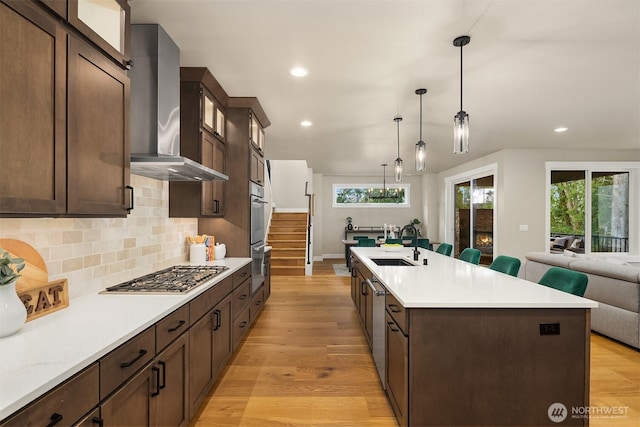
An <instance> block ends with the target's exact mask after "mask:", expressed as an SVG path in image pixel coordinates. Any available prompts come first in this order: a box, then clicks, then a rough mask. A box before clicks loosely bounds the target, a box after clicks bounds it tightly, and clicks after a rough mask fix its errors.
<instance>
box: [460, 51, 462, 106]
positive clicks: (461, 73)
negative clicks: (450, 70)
mask: <svg viewBox="0 0 640 427" xmlns="http://www.w3.org/2000/svg"><path fill="white" fill-rule="evenodd" d="M460 111H462V46H460Z"/></svg>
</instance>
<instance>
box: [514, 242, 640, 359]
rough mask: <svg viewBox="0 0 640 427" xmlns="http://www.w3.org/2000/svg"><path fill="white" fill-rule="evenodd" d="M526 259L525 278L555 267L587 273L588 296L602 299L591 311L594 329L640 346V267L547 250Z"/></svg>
mask: <svg viewBox="0 0 640 427" xmlns="http://www.w3.org/2000/svg"><path fill="white" fill-rule="evenodd" d="M526 258H527V261H526V263H525V278H526V279H527V280H530V281H532V282H536V283H537V282H538V281H539V280H540V278H541V277H542V275H543V274H544V273H545V272H546V271H547V270H548V269H549V268H551V267H553V266H557V267H563V268H568V269H570V270H575V271H581V272H583V273H585V274H586V275H587V276H588V277H589V282H588V284H587V291H586V292H585V295H584V297H585V298H589V299H591V300H594V301H597V302H598V308H596V309H593V310H591V329H592V330H594V331H596V332H599V333H601V334H603V335H606V336H608V337H611V338H613V339H616V340H618V341H621V342H623V343H625V344H628V345H630V346H632V347H635V348H636V349H640V268H638V267H635V266H631V265H625V264H622V263H620V262H615V263H614V262H607V260H606V259H604V260H603V259H601V258H600V259H598V258H595V257H594V258H588V257H585V256H580V257H577V256H575V255H572V256H566V255H563V254H548V253H545V252H530V253H528V254H527V255H526ZM610 261H613V260H610Z"/></svg>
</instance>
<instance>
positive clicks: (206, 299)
mask: <svg viewBox="0 0 640 427" xmlns="http://www.w3.org/2000/svg"><path fill="white" fill-rule="evenodd" d="M232 283H233V280H232V279H231V277H227V278H226V279H224V280H223V281H221V282H219V283H216V284H215V285H213V287H211V288H210V289H207V291H206V292H204V293H203V294H202V295H200V296H199V297H197V298H196V299H194V300H193V301H191V302H190V303H189V311H190V313H189V318H190V320H191V324H194V323H196V321H197V320H198V319H200V318H201V317H202V316H204V314H205V313H207V312H208V311H210V310H211V309H212V308H213V307H215V306H216V304H218V303H219V302H220V301H222V300H223V299H224V297H226V296H227V295H229V294H230V293H231V288H232Z"/></svg>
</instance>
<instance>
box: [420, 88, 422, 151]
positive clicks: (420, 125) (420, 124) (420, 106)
mask: <svg viewBox="0 0 640 427" xmlns="http://www.w3.org/2000/svg"><path fill="white" fill-rule="evenodd" d="M420 141H422V94H420Z"/></svg>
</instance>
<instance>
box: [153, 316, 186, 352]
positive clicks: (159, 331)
mask: <svg viewBox="0 0 640 427" xmlns="http://www.w3.org/2000/svg"><path fill="white" fill-rule="evenodd" d="M188 328H189V306H188V305H184V306H182V307H180V308H179V309H177V310H176V311H174V312H173V313H171V314H170V315H168V316H167V317H165V318H164V319H162V320H160V321H159V322H158V323H156V348H157V349H158V351H161V350H162V349H163V348H165V347H166V346H167V345H169V343H170V342H172V341H173V340H175V339H176V338H178V337H179V336H180V334H182V333H183V332H184V331H186V330H187V329H188Z"/></svg>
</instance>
